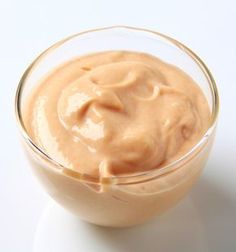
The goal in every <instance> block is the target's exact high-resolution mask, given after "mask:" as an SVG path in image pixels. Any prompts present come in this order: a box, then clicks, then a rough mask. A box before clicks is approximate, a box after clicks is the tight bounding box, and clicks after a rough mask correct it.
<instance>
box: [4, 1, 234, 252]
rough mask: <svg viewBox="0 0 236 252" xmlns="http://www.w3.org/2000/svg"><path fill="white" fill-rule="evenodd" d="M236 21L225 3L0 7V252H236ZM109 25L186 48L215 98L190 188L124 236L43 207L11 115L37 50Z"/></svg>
mask: <svg viewBox="0 0 236 252" xmlns="http://www.w3.org/2000/svg"><path fill="white" fill-rule="evenodd" d="M62 2H63V3H62ZM139 2H140V3H139ZM235 13H236V4H235V2H234V1H227V0H225V1H204V0H198V1H188V0H186V1H169V0H165V1H155V0H153V1H148V0H146V1H137V0H136V1H132V0H130V1H125V0H119V1H108V0H107V1H105V0H99V1H92V0H86V1H79V0H78V1H43V0H42V1H26V0H22V1H17V0H15V1H14V0H12V1H2V2H1V3H0V31H1V35H0V36H1V40H0V41H1V42H0V69H1V71H0V150H1V151H0V157H1V160H2V162H3V165H2V166H1V182H0V200H1V201H0V251H1V252H11V251H18V252H19V251H20V252H21V251H22V252H28V251H33V252H36V251H37V252H54V251H57V252H61V251H66V252H67V251H70V252H75V251H82V252H87V251H88V252H93V251H96V252H133V251H134V252H141V251H146V252H154V251H155V252H157V251H161V252H172V251H175V252H176V251H177V252H190V251H191V252H208V251H212V252H230V251H232V252H234V251H236V165H235V164H236V126H235V125H236V112H235V110H236V29H235V24H236V14H235ZM114 24H126V25H131V26H138V27H145V28H150V29H155V30H159V31H161V32H163V33H167V34H169V35H171V36H173V37H175V38H177V39H178V40H180V41H182V42H184V43H185V44H187V45H188V46H189V47H190V48H192V49H193V50H194V51H195V52H196V53H198V54H199V55H200V56H201V57H202V59H203V60H204V61H205V62H206V63H207V65H208V66H209V68H210V69H211V71H212V73H213V75H214V76H215V79H216V82H217V84H218V87H219V91H220V96H221V113H220V121H219V125H218V131H217V137H216V141H215V145H214V148H213V151H212V154H211V156H210V160H209V162H208V164H207V167H206V169H205V171H204V174H203V175H202V177H201V179H200V180H199V182H198V183H197V184H196V185H195V187H194V189H193V190H192V191H191V193H190V194H189V195H188V197H187V198H186V199H185V200H183V201H182V202H181V203H180V204H179V205H178V206H176V207H175V208H173V209H172V210H170V211H169V212H167V213H166V214H165V215H163V216H162V217H160V218H158V219H157V220H156V221H155V222H152V223H147V224H146V225H143V226H140V227H136V228H132V229H125V230H113V229H104V228H99V227H95V226H92V225H89V224H86V223H83V222H82V221H80V220H78V219H77V218H75V217H74V216H72V215H70V214H69V213H67V212H65V211H64V210H63V209H62V208H61V207H59V206H58V205H56V204H55V203H53V202H52V201H51V200H50V199H49V198H48V196H47V195H46V194H45V193H44V191H43V190H42V189H41V187H40V186H39V184H38V182H37V181H36V179H35V178H34V177H33V176H32V175H31V172H30V169H29V165H28V163H27V161H26V159H25V157H24V154H23V152H22V150H21V146H20V144H19V139H18V131H17V128H16V123H15V118H14V108H13V99H14V92H15V89H16V85H17V82H18V81H19V78H20V76H21V74H22V73H23V71H24V69H25V68H26V66H27V65H28V64H29V63H30V61H31V60H33V59H34V58H35V56H36V55H37V54H38V53H39V52H40V51H42V50H43V49H45V48H46V47H48V46H49V45H51V44H52V43H54V42H56V41H57V40H59V39H61V38H63V37H65V36H67V35H69V34H72V33H75V32H78V31H82V30H85V29H88V28H95V27H101V26H109V25H114Z"/></svg>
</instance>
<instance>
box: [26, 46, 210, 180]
mask: <svg viewBox="0 0 236 252" xmlns="http://www.w3.org/2000/svg"><path fill="white" fill-rule="evenodd" d="M25 111H26V112H25V113H24V117H25V118H24V121H25V124H26V128H27V131H28V132H29V135H30V136H31V138H32V139H33V140H34V141H35V143H36V144H37V145H39V146H40V147H41V148H43V149H44V150H45V152H46V153H47V154H48V155H49V156H50V157H51V158H53V159H55V160H56V161H58V162H59V163H61V164H62V165H63V166H65V167H68V168H70V169H73V170H76V171H79V172H81V173H86V174H89V175H91V176H100V177H104V176H109V175H118V174H127V173H135V172H140V171H148V170H152V169H154V168H158V167H160V166H162V165H165V164H168V163H170V162H172V161H174V160H176V159H178V158H179V157H181V156H182V155H184V154H185V153H186V152H187V151H188V150H189V149H190V148H191V147H193V145H194V144H196V143H197V142H198V141H199V140H200V138H201V137H202V136H203V134H204V133H205V132H206V130H207V128H208V127H209V122H210V111H209V107H208V104H207V101H206V98H205V97H204V95H203V93H202V91H201V90H200V88H199V87H198V85H197V84H196V83H195V82H194V81H193V79H191V78H190V77H189V76H188V75H187V74H186V73H184V72H183V71H182V70H180V69H179V68H177V67H175V66H173V65H170V64H167V63H165V62H163V61H161V60H160V59H158V58H156V57H154V56H151V55H148V54H144V53H137V52H127V51H106V52H101V53H94V54H90V55H87V56H83V57H79V58H76V59H73V60H71V61H69V62H66V63H64V64H63V65H62V66H60V67H58V68H56V69H54V70H53V71H52V72H50V73H49V74H48V75H47V76H46V77H45V78H44V79H43V80H42V81H41V82H40V83H39V85H38V86H37V88H36V89H35V90H34V91H33V92H32V94H31V95H30V97H29V99H28V101H27V105H26V106H25Z"/></svg>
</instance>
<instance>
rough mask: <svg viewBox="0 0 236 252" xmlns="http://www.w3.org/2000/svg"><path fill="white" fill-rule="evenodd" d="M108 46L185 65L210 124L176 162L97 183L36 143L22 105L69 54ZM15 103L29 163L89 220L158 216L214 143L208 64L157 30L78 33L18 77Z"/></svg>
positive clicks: (186, 186)
mask: <svg viewBox="0 0 236 252" xmlns="http://www.w3.org/2000/svg"><path fill="white" fill-rule="evenodd" d="M107 50H126V51H139V52H145V53H149V54H152V55H154V56H157V57H159V58H161V59H162V60H164V61H166V62H168V63H171V64H173V65H176V66H177V67H179V68H181V69H182V70H183V71H185V72H186V73H187V74H189V75H190V76H191V77H192V78H193V79H194V80H195V81H196V83H197V84H198V85H199V86H200V88H201V89H202V91H203V93H204V94H205V96H206V98H207V100H208V103H209V107H210V111H211V123H210V126H209V129H208V130H207V132H206V133H205V134H204V136H203V137H202V138H201V139H200V141H199V142H198V143H197V144H196V145H195V146H194V147H193V148H192V149H191V150H189V152H188V153H186V154H185V155H183V156H182V157H181V158H180V159H178V160H176V161H174V162H173V163H170V164H168V165H166V166H163V167H158V168H157V169H154V170H151V171H148V172H142V173H135V174H131V175H128V176H111V177H108V178H105V179H103V180H101V181H99V180H96V179H94V178H92V177H90V176H89V175H87V174H82V173H79V172H77V171H73V170H71V169H69V168H67V167H64V166H63V165H61V164H60V163H58V162H57V160H53V159H52V158H51V157H50V156H49V155H47V154H46V153H45V151H44V150H43V149H41V148H40V146H37V144H35V143H34V140H33V139H31V138H30V136H29V134H28V133H27V130H26V127H25V125H24V120H23V118H24V116H23V107H24V102H25V101H26V99H27V96H28V95H29V93H30V91H31V90H32V88H33V87H34V86H35V85H37V84H38V82H39V80H40V79H41V78H42V77H43V76H44V75H46V74H47V73H48V72H49V71H50V70H52V69H53V68H55V67H57V66H58V65H60V64H62V63H63V62H65V61H67V60H70V59H71V58H75V57H78V56H81V55H84V54H88V53H92V52H99V51H107ZM15 106H16V117H17V123H18V126H19V128H20V131H21V135H22V138H23V143H24V147H25V149H26V153H27V156H28V158H29V160H30V163H31V167H32V169H33V171H34V173H35V175H36V176H37V177H38V179H39V180H40V182H41V183H42V185H43V186H44V188H45V189H46V191H47V192H48V194H49V195H51V196H52V198H54V199H55V200H56V201H57V202H58V203H60V204H61V205H62V206H63V207H65V208H66V209H68V210H69V211H71V212H73V213H75V214H76V215H78V216H80V217H81V218H82V219H84V220H86V221H88V222H91V223H94V224H98V225H102V226H110V227H126V226H132V225H137V224H140V223H143V222H144V221H146V220H148V219H150V218H151V217H154V216H157V215H160V214H161V213H163V212H165V211H166V210H167V209H169V208H170V207H172V206H174V205H175V204H176V203H177V202H178V201H179V200H180V199H181V198H183V197H184V195H186V193H187V192H188V191H189V190H190V188H191V187H192V185H193V183H194V182H195V181H196V180H197V178H198V177H199V175H200V173H201V171H202V169H203V167H204V165H205V163H206V160H207V158H208V155H209V151H210V149H211V146H212V143H213V139H214V132H215V128H216V121H217V115H218V110H219V97H218V92H217V87H216V84H215V81H214V79H213V77H212V75H211V73H210V71H209V70H208V69H207V67H206V65H205V64H204V63H203V61H202V60H201V59H200V58H199V57H198V56H197V55H196V54H195V53H193V52H192V51H191V50H190V49H189V48H187V47H186V46H184V45H183V44H182V43H180V42H178V41H176V40H175V39H172V38H170V37H168V36H166V35H163V34H160V33H158V32H154V31H149V30H146V29H139V28H132V27H125V26H115V27H106V28H101V29H96V30H90V31H86V32H82V33H78V34H75V35H73V36H70V37H68V38H66V39H64V40H62V41H59V42H57V43H56V44H54V45H53V46H51V47H50V48H49V49H47V50H46V51H44V52H43V53H42V54H41V55H39V57H37V58H36V59H35V60H34V62H33V63H32V64H31V65H30V66H29V67H28V68H27V70H26V71H25V73H24V75H23V77H22V79H21V80H20V83H19V86H18V88H17V92H16V99H15Z"/></svg>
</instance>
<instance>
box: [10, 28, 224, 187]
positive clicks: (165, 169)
mask: <svg viewBox="0 0 236 252" xmlns="http://www.w3.org/2000/svg"><path fill="white" fill-rule="evenodd" d="M116 29H123V30H128V31H136V32H145V33H149V34H151V35H156V36H157V37H159V38H161V39H164V40H165V41H167V42H169V43H171V44H172V45H174V46H175V47H177V48H179V49H180V50H181V51H182V52H183V53H185V54H187V55H188V56H189V57H190V58H191V59H192V60H193V61H194V62H195V63H196V64H197V65H198V67H199V68H200V69H201V71H202V72H203V74H204V76H205V77H206V79H207V81H208V85H209V86H210V90H211V95H212V100H213V102H212V115H211V121H210V125H209V128H208V129H207V131H206V132H205V134H204V135H203V136H202V138H201V139H200V140H199V141H198V142H197V143H196V144H195V145H194V146H193V147H192V148H191V149H190V150H189V151H188V152H187V153H185V154H184V155H183V156H181V157H180V158H179V159H177V160H174V161H173V162H171V163H169V164H167V165H164V166H161V167H160V166H159V167H157V168H156V169H152V170H149V171H145V172H138V173H133V174H128V175H127V174H126V175H119V176H109V177H101V178H95V177H92V176H89V175H88V174H83V173H80V172H78V171H75V170H72V169H70V168H67V167H65V166H63V165H62V164H60V163H59V162H58V161H56V160H54V159H53V158H51V157H50V156H49V155H48V154H47V153H46V152H45V151H44V150H43V149H42V148H41V147H39V146H38V145H37V144H36V143H35V142H34V141H33V139H31V137H30V136H29V135H28V133H27V130H26V128H25V126H24V122H23V117H22V110H21V98H22V92H23V89H24V85H25V83H26V80H27V78H28V76H29V75H30V74H31V72H32V71H33V69H34V68H35V67H37V65H38V63H39V62H40V61H41V60H43V58H44V57H45V56H46V55H47V54H49V53H50V52H51V51H53V50H54V49H56V48H58V47H60V46H61V45H62V44H64V43H66V42H68V41H70V40H72V39H73V38H76V37H79V36H82V35H84V34H87V33H93V32H99V31H105V30H116ZM218 114H219V94H218V90H217V86H216V83H215V80H214V78H213V76H212V74H211V72H210V70H209V69H208V67H207V66H206V64H205V63H204V62H203V60H202V59H201V58H200V57H199V56H198V55H197V54H196V53H194V52H193V51H192V50H191V49H190V48H188V47H187V46H185V45H184V44H183V43H181V42H179V41H178V40H176V39H174V38H172V37H169V36H167V35H165V34H162V33H160V32H157V31H153V30H149V29H146V28H137V27H132V26H125V25H115V26H108V27H102V28H97V29H90V30H86V31H83V32H79V33H76V34H73V35H71V36H68V37H66V38H64V39H62V40H60V41H58V42H56V43H54V44H53V45H52V46H50V47H49V48H47V49H46V50H44V51H43V52H42V53H41V54H40V55H39V56H38V57H36V58H35V59H34V60H33V62H32V63H31V64H30V65H29V66H28V67H27V69H26V70H25V72H24V73H23V75H22V77H21V79H20V81H19V83H18V86H17V89H16V94H15V115H16V120H17V124H18V126H19V128H20V133H21V136H22V137H23V140H24V142H25V143H26V144H27V146H28V147H30V149H31V150H33V152H34V153H36V155H39V156H40V157H41V158H42V159H43V160H45V161H48V162H49V163H50V164H52V169H53V170H54V171H56V172H62V173H63V174H64V175H66V176H69V177H71V178H73V179H77V180H83V181H84V182H88V183H95V184H116V185H127V184H136V183H141V182H146V181H149V180H152V179H155V178H157V177H159V176H162V175H164V174H167V173H170V172H172V171H174V170H176V169H179V168H180V167H181V166H182V165H183V162H184V163H185V162H187V161H189V158H191V157H193V156H195V155H197V153H198V152H200V151H201V149H202V148H203V147H204V146H205V144H206V142H207V141H206V140H207V139H208V137H209V136H210V135H211V134H212V133H213V131H214V128H215V126H216V122H217V118H218ZM194 154H195V155H194ZM178 164H179V165H178Z"/></svg>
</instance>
